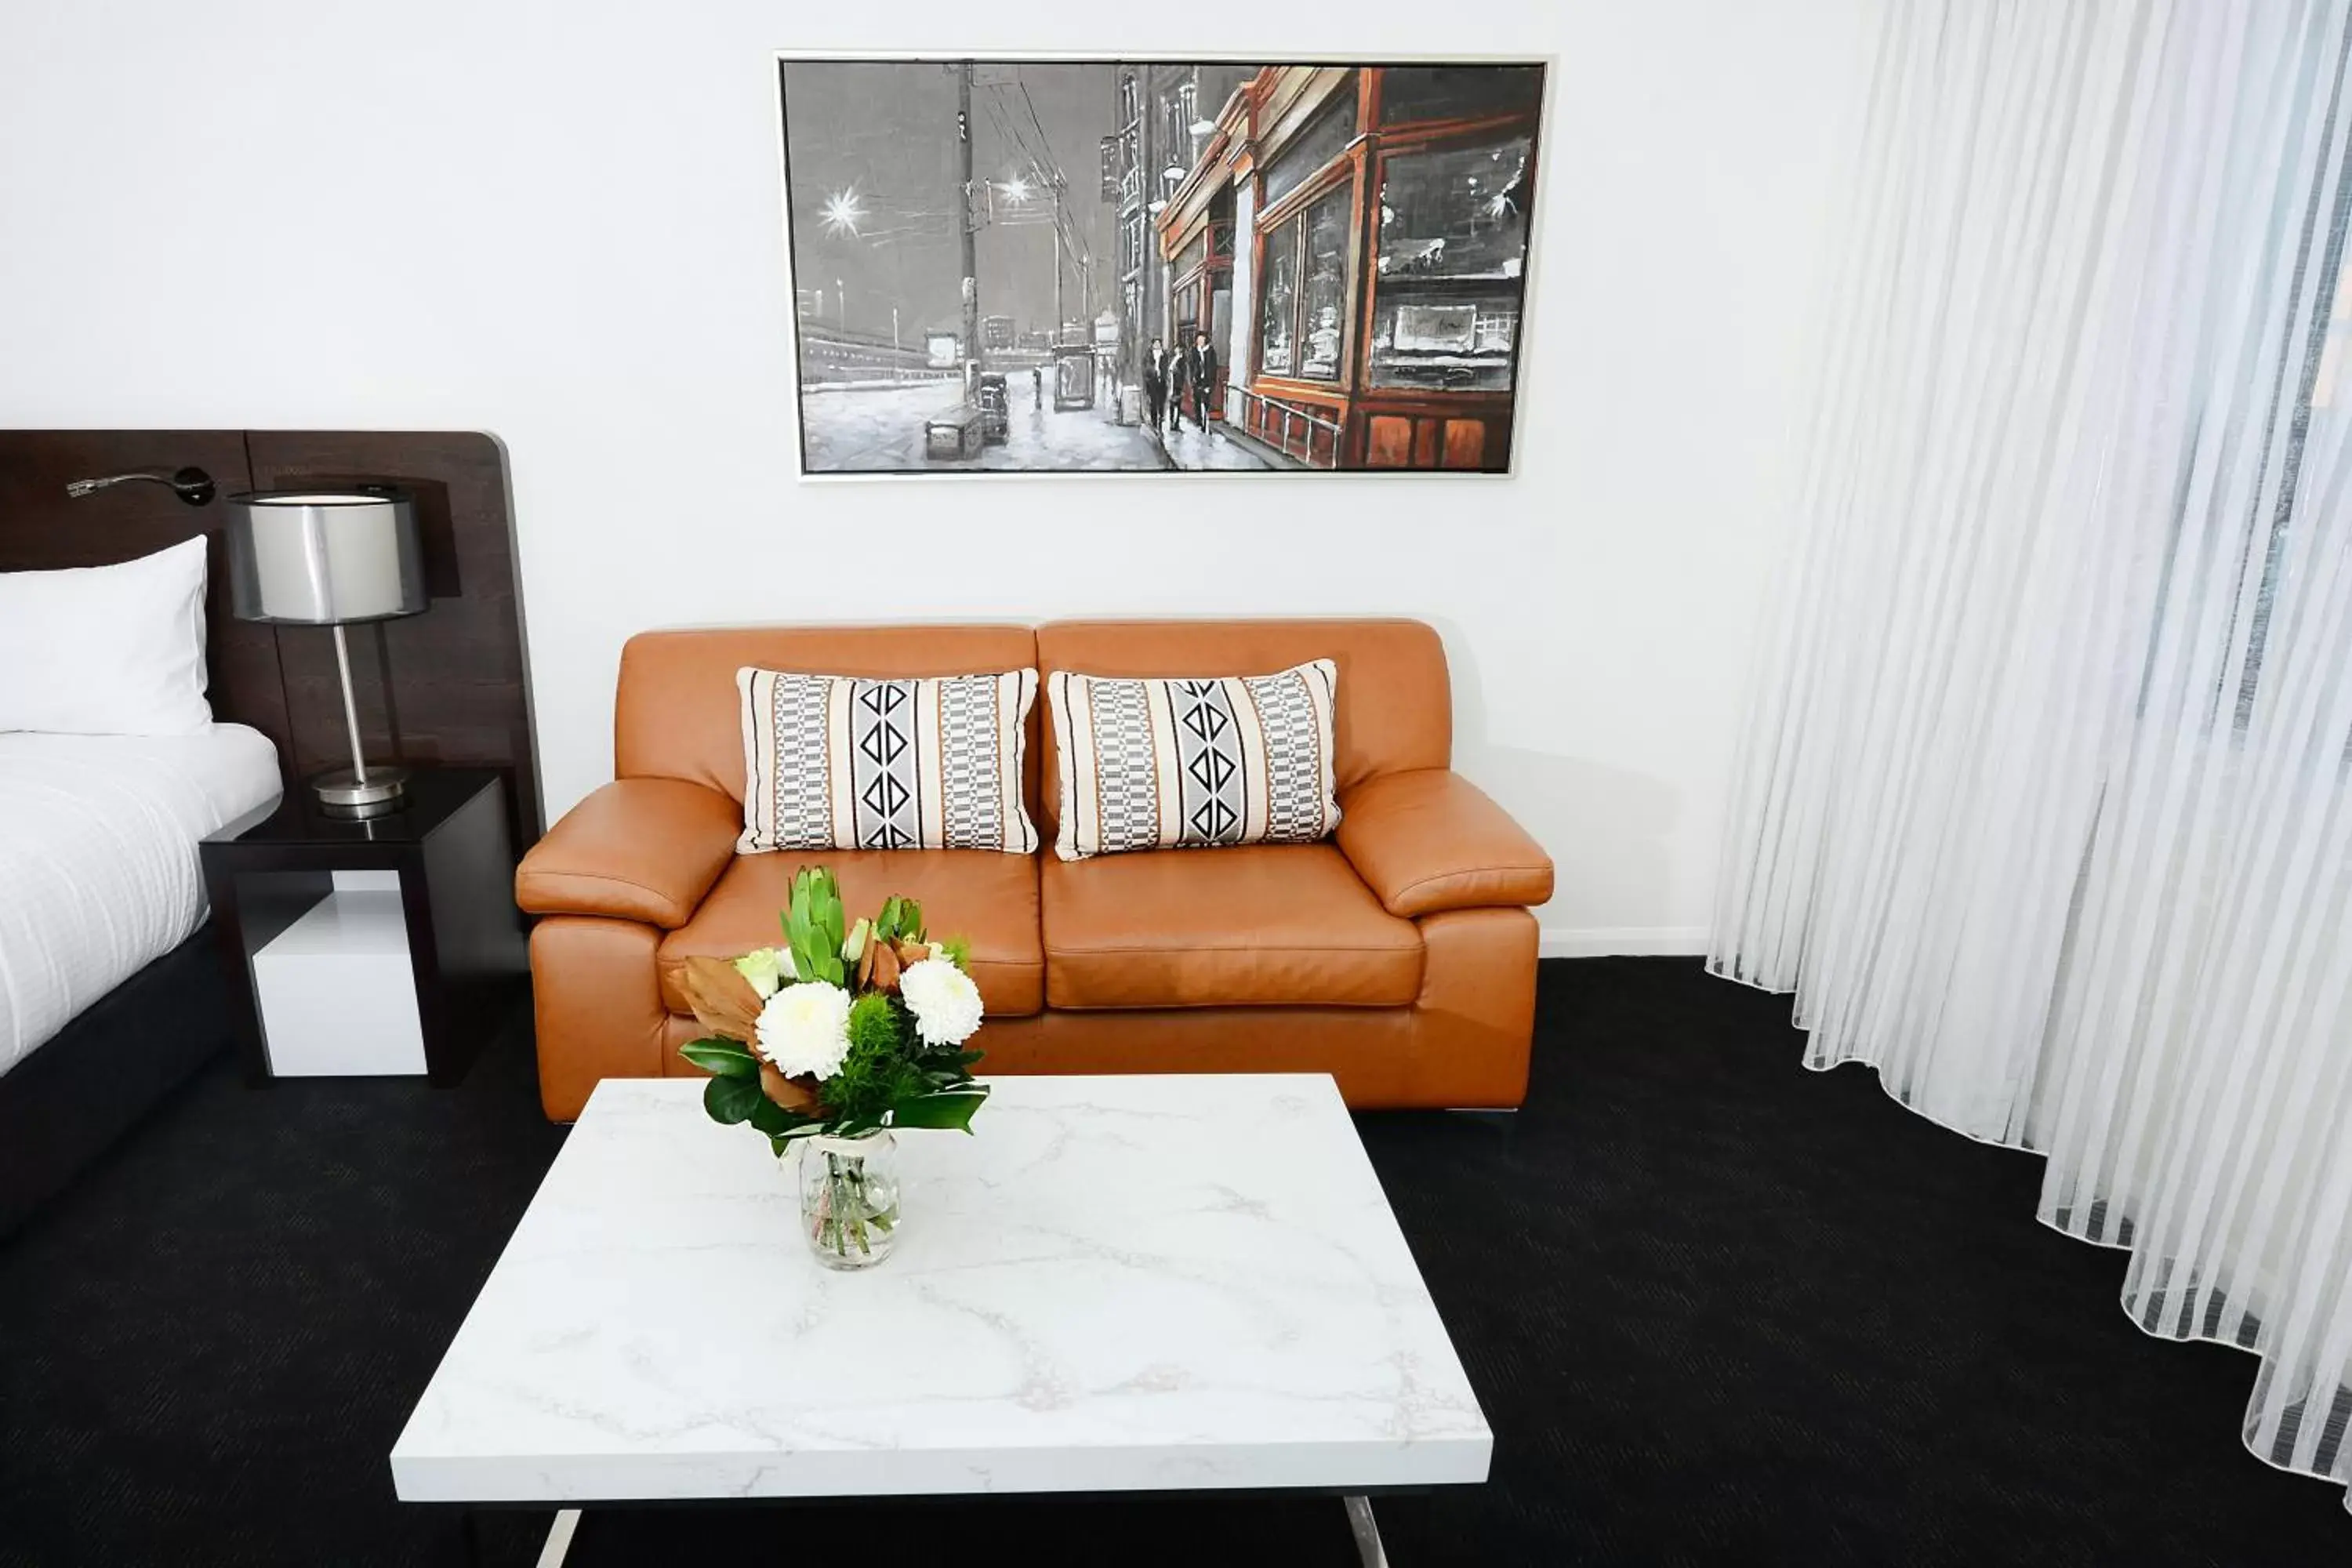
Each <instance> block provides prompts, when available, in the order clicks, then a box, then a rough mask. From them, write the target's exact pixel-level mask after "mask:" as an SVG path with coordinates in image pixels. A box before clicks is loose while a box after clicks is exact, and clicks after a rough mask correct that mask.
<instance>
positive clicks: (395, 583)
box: [227, 488, 430, 816]
mask: <svg viewBox="0 0 2352 1568" xmlns="http://www.w3.org/2000/svg"><path fill="white" fill-rule="evenodd" d="M227 512H228V565H229V608H230V612H231V613H232V614H233V615H235V616H236V617H237V619H239V620H243V621H268V622H271V623H274V624H278V625H282V626H331V627H333V628H334V633H335V670H336V673H337V674H338V675H339V676H341V679H342V689H343V728H344V731H345V733H346V735H347V736H348V738H349V739H350V741H351V745H352V765H351V766H350V767H348V768H336V769H333V770H331V771H330V772H328V773H320V774H319V775H318V776H317V777H316V778H314V779H312V780H311V781H310V790H311V793H312V794H313V795H316V796H317V797H318V801H319V805H320V807H321V808H322V809H323V810H325V811H328V812H330V813H332V814H334V815H336V816H380V815H381V814H383V813H384V812H387V811H394V810H397V809H398V808H399V807H400V806H401V805H402V804H403V801H404V795H405V794H406V791H405V789H404V784H405V782H406V780H407V777H408V773H407V771H406V770H405V769H403V768H396V767H387V766H385V765H383V764H381V763H379V764H377V765H375V766H373V767H371V766H370V765H369V764H368V762H367V758H366V757H365V755H364V754H363V753H362V750H361V746H360V716H359V704H358V703H357V702H356V701H355V700H353V699H352V654H351V647H350V645H349V644H348V643H347V642H346V641H345V640H344V638H343V627H344V626H348V625H350V624H351V623H352V622H353V621H382V620H390V619H392V618H393V617H394V616H414V615H418V614H421V613H422V612H423V611H424V609H425V605H427V604H428V603H429V602H430V596H429V595H427V594H426V593H425V555H424V551H423V549H422V547H421V546H420V545H419V543H418V542H417V534H416V508H415V503H414V502H412V501H411V500H409V498H408V497H407V496H406V495H404V494H403V493H402V492H400V491H398V490H395V489H373V488H371V489H355V490H253V491H248V492H247V493H245V494H243V495H234V496H231V497H229V498H228V503H227Z"/></svg>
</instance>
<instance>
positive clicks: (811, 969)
mask: <svg viewBox="0 0 2352 1568" xmlns="http://www.w3.org/2000/svg"><path fill="white" fill-rule="evenodd" d="M782 918H783V927H784V942H783V945H782V946H781V947H764V948H759V949H755V950H754V951H752V952H747V953H745V954H743V955H742V956H741V957H740V958H736V959H733V960H731V961H730V960H728V959H720V958H689V959H688V960H687V961H686V969H685V973H684V974H683V976H682V977H681V981H680V986H681V989H683V990H684V992H685V993H686V998H687V1001H688V1005H691V1006H692V1007H693V1009H694V1016H695V1018H696V1020H697V1021H698V1022H699V1023H700V1024H701V1026H703V1027H704V1028H706V1029H708V1030H709V1031H710V1033H709V1035H708V1036H706V1037H703V1038H701V1039H698V1040H690V1041H688V1043H687V1044H686V1045H684V1046H681V1047H679V1048H678V1054H679V1055H680V1056H682V1057H684V1058H686V1059H687V1060H688V1061H690V1062H692V1063H694V1065H695V1066H697V1067H698V1068H704V1069H705V1070H707V1071H708V1072H709V1073H710V1074H711V1079H710V1082H709V1086H708V1087H707V1088H705V1089H704V1090H703V1093H702V1104H703V1109H704V1110H708V1111H709V1113H710V1119H711V1120H712V1121H718V1122H720V1123H723V1124H725V1125H727V1126H730V1127H731V1126H734V1125H735V1124H737V1123H739V1122H748V1123H750V1124H751V1126H752V1127H753V1128H756V1129H757V1130H758V1131H761V1132H763V1133H765V1134H767V1137H768V1142H769V1144H770V1146H771V1147H772V1148H773V1149H774V1151H775V1152H776V1155H777V1157H778V1158H779V1159H781V1158H782V1156H783V1155H785V1154H786V1153H788V1152H793V1149H794V1148H795V1146H797V1147H798V1150H799V1153H800V1193H801V1217H802V1220H803V1227H804V1229H805V1230H806V1232H807V1235H808V1238H809V1244H810V1245H811V1246H812V1247H814V1248H815V1249H816V1254H817V1258H818V1260H819V1261H820V1262H823V1263H825V1264H826V1265H828V1266H830V1267H832V1268H863V1267H865V1266H866V1265H867V1264H870V1263H878V1262H880V1261H881V1260H882V1259H883V1258H886V1257H887V1256H888V1255H889V1251H890V1247H891V1246H892V1244H893V1242H894V1240H895V1238H896V1232H897V1229H898V1179H897V1175H896V1172H895V1169H894V1166H893V1156H894V1154H895V1151H896V1145H895V1143H894V1142H893V1140H892V1139H891V1136H890V1131H889V1130H890V1129H892V1128H898V1127H929V1128H952V1129H956V1130H959V1131H967V1132H968V1131H971V1118H972V1112H974V1111H975V1110H979V1109H980V1103H981V1101H982V1100H985V1099H987V1098H988V1088H987V1086H986V1085H984V1084H979V1083H974V1082H973V1081H972V1077H971V1064H972V1063H973V1062H975V1061H978V1060H979V1059H980V1052H978V1051H975V1050H966V1049H965V1048H964V1042H965V1041H966V1040H969V1039H970V1038H971V1037H972V1035H973V1034H974V1032H976V1031H977V1030H978V1029H979V1027H980V1013H981V1007H980V990H979V988H978V987H977V986H975V985H973V984H972V983H971V974H970V973H968V966H969V964H970V962H971V959H970V954H969V953H968V952H967V951H966V950H965V948H964V947H963V945H962V944H961V942H932V941H931V940H930V939H929V936H928V935H927V934H926V933H925V931H924V930H923V911H922V907H921V906H920V905H919V904H918V903H916V902H915V901H914V900H911V899H902V898H895V897H894V898H891V899H889V900H886V901H885V902H884V903H883V905H882V909H881V911H880V912H879V913H877V914H876V915H874V916H873V917H872V918H870V919H861V920H859V921H857V923H856V925H854V926H850V927H848V928H847V929H844V924H843V921H844V915H843V910H842V904H841V889H840V886H839V884H838V883H836V882H835V879H834V876H833V873H832V872H831V871H829V870H827V869H826V868H824V867H822V866H816V867H806V866H804V867H803V868H801V869H800V870H799V871H798V872H797V873H796V874H795V875H794V876H793V890H792V902H791V905H790V906H789V907H788V908H786V909H785V910H784V911H783V917H782Z"/></svg>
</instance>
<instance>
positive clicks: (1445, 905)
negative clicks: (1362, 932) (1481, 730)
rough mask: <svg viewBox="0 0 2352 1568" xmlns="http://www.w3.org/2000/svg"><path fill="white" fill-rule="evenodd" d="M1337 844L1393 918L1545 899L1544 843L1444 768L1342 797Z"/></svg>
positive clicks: (1389, 779)
mask: <svg viewBox="0 0 2352 1568" xmlns="http://www.w3.org/2000/svg"><path fill="white" fill-rule="evenodd" d="M1339 849H1340V852H1341V853H1342V854H1344V855H1346V856H1347V857H1348V861H1349V864H1350V865H1352V866H1353V867H1355V868H1356V875H1358V876H1359V877H1361V878H1362V879H1364V881H1365V882H1366V883H1367V884H1368V885H1369V886H1370V888H1371V889H1372V893H1373V896H1374V897H1376V898H1378V899H1379V900H1381V907H1382V908H1384V909H1386V910H1388V911H1389V913H1391V914H1392V915H1402V916H1403V917H1405V918H1407V919H1412V918H1416V917H1418V916H1421V915H1426V914H1434V913H1436V912H1437V911H1438V910H1470V909H1486V908H1492V907H1495V906H1498V905H1500V906H1508V905H1514V904H1539V903H1542V902H1543V901H1544V900H1546V899H1549V898H1550V897H1551V857H1549V855H1546V854H1545V853H1544V851H1543V846H1542V845H1540V844H1538V843H1537V842H1536V841H1535V840H1534V839H1532V838H1530V837H1528V834H1527V830H1526V829H1525V828H1523V827H1521V826H1519V825H1518V824H1517V823H1516V822H1514V821H1512V820H1511V817H1510V814H1509V813H1507V812H1506V811H1505V810H1504V809H1503V808H1502V807H1501V806H1499V805H1496V804H1495V803H1494V801H1492V800H1491V799H1489V798H1488V797H1487V795H1486V792H1485V791H1483V790H1481V789H1479V788H1478V786H1477V785H1475V784H1472V783H1471V782H1470V781H1469V780H1468V779H1465V778H1464V777H1463V776H1462V775H1461V774H1460V773H1454V771H1453V770H1452V769H1450V768H1414V769H1410V770H1408V771H1406V772H1404V773H1382V774H1381V775H1380V776H1379V777H1377V778H1371V779H1367V780H1365V781H1364V782H1363V783H1362V784H1358V785H1357V786H1356V787H1355V788H1354V789H1351V790H1349V792H1348V793H1347V795H1345V796H1343V797H1342V798H1341V799H1340V802H1339Z"/></svg>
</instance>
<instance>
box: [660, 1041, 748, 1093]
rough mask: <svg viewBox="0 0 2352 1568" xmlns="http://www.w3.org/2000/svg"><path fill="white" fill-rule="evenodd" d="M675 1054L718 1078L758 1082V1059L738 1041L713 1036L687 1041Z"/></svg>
mask: <svg viewBox="0 0 2352 1568" xmlns="http://www.w3.org/2000/svg"><path fill="white" fill-rule="evenodd" d="M677 1054H678V1055H679V1056H682V1057H684V1058H686V1059H687V1060H688V1061H690V1062H692V1063H693V1064H694V1065H695V1066H696V1067H698V1068H701V1069H702V1070H703V1071H705V1072H708V1073H715V1074H717V1075H718V1076H719V1077H720V1078H748V1079H751V1080H752V1081H753V1082H757V1081H758V1080H759V1077H760V1058H757V1057H755V1056H753V1055H752V1054H751V1050H750V1048H749V1047H746V1046H744V1045H743V1044H742V1043H741V1042H740V1041H739V1040H724V1039H720V1038H719V1037H717V1036H715V1035H714V1036H710V1037H706V1038H703V1039H699V1040H688V1041H687V1042H686V1044H684V1045H682V1046H680V1047H678V1048H677Z"/></svg>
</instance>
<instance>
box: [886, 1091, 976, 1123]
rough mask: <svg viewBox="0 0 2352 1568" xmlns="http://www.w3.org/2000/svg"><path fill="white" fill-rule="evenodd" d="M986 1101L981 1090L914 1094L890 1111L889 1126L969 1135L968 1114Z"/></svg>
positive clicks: (969, 1116) (970, 1114) (970, 1115)
mask: <svg viewBox="0 0 2352 1568" xmlns="http://www.w3.org/2000/svg"><path fill="white" fill-rule="evenodd" d="M987 1098H988V1090H986V1089H953V1090H949V1091H946V1092H943V1093H940V1094H922V1095H917V1096H916V1097H915V1098H914V1099H912V1100H900V1101H899V1102H898V1104H896V1105H894V1106H892V1107H891V1108H890V1124H891V1125H892V1126H894V1127H932V1128H945V1129H948V1130H950V1131H957V1132H969V1131H971V1118H972V1113H973V1112H974V1111H976V1110H979V1109H980V1102H981V1101H982V1100H986V1099H987Z"/></svg>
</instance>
